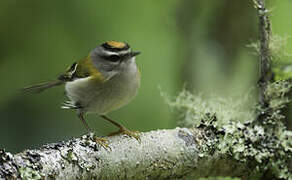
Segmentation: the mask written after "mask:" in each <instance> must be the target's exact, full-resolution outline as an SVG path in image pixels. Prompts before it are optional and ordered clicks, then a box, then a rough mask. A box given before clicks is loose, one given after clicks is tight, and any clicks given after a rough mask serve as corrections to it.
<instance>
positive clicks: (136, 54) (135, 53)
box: [130, 51, 141, 57]
mask: <svg viewBox="0 0 292 180" xmlns="http://www.w3.org/2000/svg"><path fill="white" fill-rule="evenodd" d="M139 54H141V52H139V51H136V52H131V54H130V56H131V57H135V56H138V55H139Z"/></svg>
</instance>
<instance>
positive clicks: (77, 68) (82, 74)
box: [58, 56, 106, 82]
mask: <svg viewBox="0 0 292 180" xmlns="http://www.w3.org/2000/svg"><path fill="white" fill-rule="evenodd" d="M89 76H91V77H93V78H94V79H95V80H97V81H100V82H104V81H106V78H104V76H103V75H102V73H101V72H99V71H98V69H97V68H96V67H95V66H94V64H93V63H92V60H91V58H90V56H87V57H85V58H83V59H80V60H79V61H77V62H74V63H73V64H72V65H71V66H70V67H68V69H67V71H66V72H65V73H63V74H61V75H60V76H59V78H58V79H59V80H62V81H65V82H67V81H73V80H74V79H80V78H86V77H89Z"/></svg>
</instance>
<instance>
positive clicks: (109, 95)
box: [23, 41, 140, 146]
mask: <svg viewBox="0 0 292 180" xmlns="http://www.w3.org/2000/svg"><path fill="white" fill-rule="evenodd" d="M139 54H140V52H134V51H132V50H131V48H130V46H129V44H128V43H124V42H118V41H107V42H105V43H103V44H101V45H100V46H97V47H96V48H95V49H93V50H92V51H91V52H90V53H89V55H88V56H87V57H85V58H83V59H81V60H79V61H77V62H74V63H73V64H72V65H71V66H70V67H69V68H68V69H67V70H66V72H65V73H63V74H61V75H59V77H58V79H57V80H55V81H51V82H45V83H41V84H37V85H33V86H29V87H25V88H24V89H23V90H24V91H26V92H36V93H40V92H42V91H44V90H46V89H48V88H51V87H54V86H59V85H63V84H65V92H66V96H67V97H68V99H69V100H68V101H66V102H65V103H64V105H63V106H62V108H63V109H74V110H76V111H77V116H78V118H79V119H80V120H81V121H82V123H83V125H84V126H85V128H86V129H87V131H89V132H92V130H91V129H90V127H89V126H88V124H87V123H86V121H85V119H84V115H85V114H90V113H96V114H98V115H99V116H100V117H102V118H103V119H105V120H107V121H109V122H110V123H112V124H114V125H115V126H117V127H118V128H119V130H118V131H117V132H114V133H111V134H110V135H115V134H120V133H121V134H126V135H128V136H129V137H133V138H135V139H137V140H138V141H139V140H140V138H139V132H136V131H130V130H128V129H127V128H126V127H124V126H123V125H121V124H119V123H117V122H115V121H114V120H112V119H110V118H109V117H108V116H106V114H107V113H109V112H111V111H114V110H116V109H118V108H120V107H122V106H124V105H126V104H128V103H129V102H130V101H131V100H132V99H133V98H134V97H135V95H136V94H137V91H138V88H139V86H140V72H139V70H138V67H137V65H136V59H135V57H136V56H137V55H139ZM95 140H96V141H97V142H98V143H99V144H101V145H103V146H107V144H106V141H107V140H106V139H105V138H101V137H95Z"/></svg>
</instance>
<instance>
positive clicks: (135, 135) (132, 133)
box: [100, 115, 141, 142]
mask: <svg viewBox="0 0 292 180" xmlns="http://www.w3.org/2000/svg"><path fill="white" fill-rule="evenodd" d="M100 117H102V118H103V119H105V120H107V121H109V122H110V123H112V124H113V125H115V126H117V127H118V128H119V130H118V131H116V132H113V133H110V134H109V136H114V135H118V134H125V135H127V136H129V137H132V138H135V139H136V140H137V141H139V142H140V141H141V139H140V132H139V131H130V130H128V129H127V128H126V127H124V126H123V125H121V124H119V123H117V122H115V121H113V120H112V119H110V118H109V117H107V116H105V115H101V116H100Z"/></svg>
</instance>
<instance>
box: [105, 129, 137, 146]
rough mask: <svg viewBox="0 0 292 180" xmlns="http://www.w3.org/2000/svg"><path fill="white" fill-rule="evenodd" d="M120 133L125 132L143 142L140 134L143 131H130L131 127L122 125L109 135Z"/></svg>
mask: <svg viewBox="0 0 292 180" xmlns="http://www.w3.org/2000/svg"><path fill="white" fill-rule="evenodd" d="M118 134H125V135H127V136H129V137H131V138H135V139H136V140H137V141H139V142H141V139H140V135H141V133H140V132H139V131H130V130H129V129H127V128H125V127H122V128H120V129H119V130H118V131H116V132H112V133H110V134H109V135H108V136H114V135H118Z"/></svg>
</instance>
